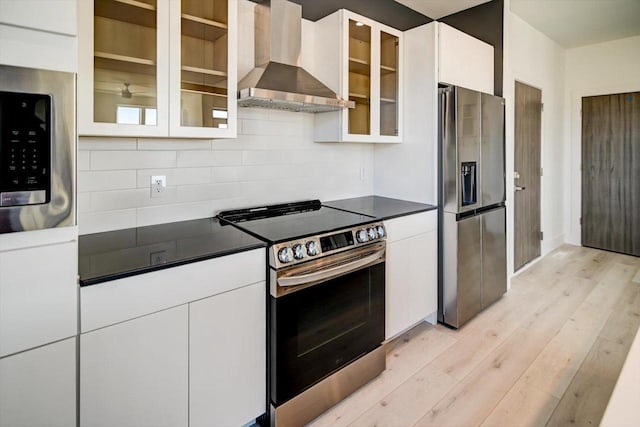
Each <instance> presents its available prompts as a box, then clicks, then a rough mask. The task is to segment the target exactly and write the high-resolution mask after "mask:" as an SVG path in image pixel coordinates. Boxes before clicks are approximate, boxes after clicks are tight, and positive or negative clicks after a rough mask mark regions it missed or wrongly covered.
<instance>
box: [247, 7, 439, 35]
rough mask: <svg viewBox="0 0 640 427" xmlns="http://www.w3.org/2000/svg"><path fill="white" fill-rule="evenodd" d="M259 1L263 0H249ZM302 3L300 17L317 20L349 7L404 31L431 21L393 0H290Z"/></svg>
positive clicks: (353, 10)
mask: <svg viewBox="0 0 640 427" xmlns="http://www.w3.org/2000/svg"><path fill="white" fill-rule="evenodd" d="M251 1H253V2H255V3H261V2H262V1H264V0H251ZM290 1H292V2H293V3H298V4H300V5H302V17H303V18H304V19H308V20H310V21H317V20H318V19H320V18H324V17H325V16H327V15H330V14H331V13H333V12H335V11H336V10H338V9H349V10H350V11H352V12H355V13H357V14H360V15H363V16H366V17H368V18H371V19H373V20H374V21H377V22H380V23H382V24H385V25H388V26H390V27H393V28H395V29H398V30H401V31H405V30H408V29H410V28H414V27H418V26H420V25H423V24H426V23H428V22H431V21H433V20H432V19H431V18H429V17H427V16H425V15H424V14H422V13H419V12H417V11H415V10H413V9H411V8H409V7H407V6H405V5H402V4H400V3H397V2H395V1H394V0H290Z"/></svg>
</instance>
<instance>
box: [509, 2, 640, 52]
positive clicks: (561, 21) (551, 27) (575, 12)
mask: <svg viewBox="0 0 640 427" xmlns="http://www.w3.org/2000/svg"><path fill="white" fill-rule="evenodd" d="M511 11H512V12H513V13H515V14H516V15H518V16H520V17H521V18H522V19H523V20H525V21H526V22H528V23H529V24H530V25H531V26H533V27H534V28H536V29H538V30H539V31H541V32H542V33H544V34H546V35H547V36H549V38H551V39H553V40H555V41H556V42H557V43H558V44H559V45H561V46H562V47H564V48H572V47H579V46H585V45H589V44H594V43H602V42H606V41H610V40H616V39H621V38H625V37H631V36H635V35H639V34H640V0H511ZM638 52H639V54H640V49H639V50H638Z"/></svg>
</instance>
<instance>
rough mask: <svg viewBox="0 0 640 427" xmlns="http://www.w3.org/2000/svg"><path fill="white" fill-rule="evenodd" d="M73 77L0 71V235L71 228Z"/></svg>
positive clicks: (4, 68)
mask: <svg viewBox="0 0 640 427" xmlns="http://www.w3.org/2000/svg"><path fill="white" fill-rule="evenodd" d="M75 128H76V122H75V75H74V74H72V73H65V72H56V71H45V70H35V69H29V68H21V67H11V66H5V65H2V66H0V233H10V232H15V231H29V230H38V229H43V228H53V227H64V226H70V225H74V224H75V200H74V192H75V188H74V182H75V157H76V156H75V147H76V130H75Z"/></svg>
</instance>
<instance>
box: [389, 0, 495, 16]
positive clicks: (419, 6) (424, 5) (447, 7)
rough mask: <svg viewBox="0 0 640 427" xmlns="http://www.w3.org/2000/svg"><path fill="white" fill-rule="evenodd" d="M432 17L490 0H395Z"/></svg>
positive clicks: (445, 14)
mask: <svg viewBox="0 0 640 427" xmlns="http://www.w3.org/2000/svg"><path fill="white" fill-rule="evenodd" d="M395 1H396V2H398V3H401V4H404V5H405V6H408V7H410V8H412V9H414V10H417V11H418V12H420V13H421V14H423V15H426V16H428V17H429V18H432V19H440V18H442V17H443V16H448V15H451V14H453V13H456V12H460V11H461V10H465V9H469V8H471V7H474V6H477V5H479V4H482V3H488V2H489V1H491V0H395Z"/></svg>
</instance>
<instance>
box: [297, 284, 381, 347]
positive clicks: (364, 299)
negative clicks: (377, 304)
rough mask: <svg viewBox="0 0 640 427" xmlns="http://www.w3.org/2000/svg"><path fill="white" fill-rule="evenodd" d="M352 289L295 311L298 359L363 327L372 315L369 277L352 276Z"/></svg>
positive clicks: (349, 288)
mask: <svg viewBox="0 0 640 427" xmlns="http://www.w3.org/2000/svg"><path fill="white" fill-rule="evenodd" d="M353 276H354V277H352V278H351V281H352V282H358V283H352V284H351V286H345V289H344V291H338V290H337V289H336V290H335V291H336V292H331V290H329V292H331V295H328V297H327V298H326V299H325V303H326V305H320V304H310V307H309V309H308V310H300V311H298V313H297V314H298V319H297V321H296V324H297V325H298V333H297V339H296V341H297V344H298V345H297V348H298V352H297V353H298V354H297V357H303V356H305V355H306V354H308V353H310V352H312V351H314V350H317V349H319V348H321V347H323V346H327V345H331V343H332V342H334V341H336V340H337V339H339V338H340V337H343V336H344V335H346V334H348V333H350V332H352V331H355V330H357V329H359V328H362V327H363V326H366V324H367V320H368V319H369V318H370V316H371V301H370V300H369V295H371V284H370V281H369V280H368V277H367V276H368V274H354V275H353Z"/></svg>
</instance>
